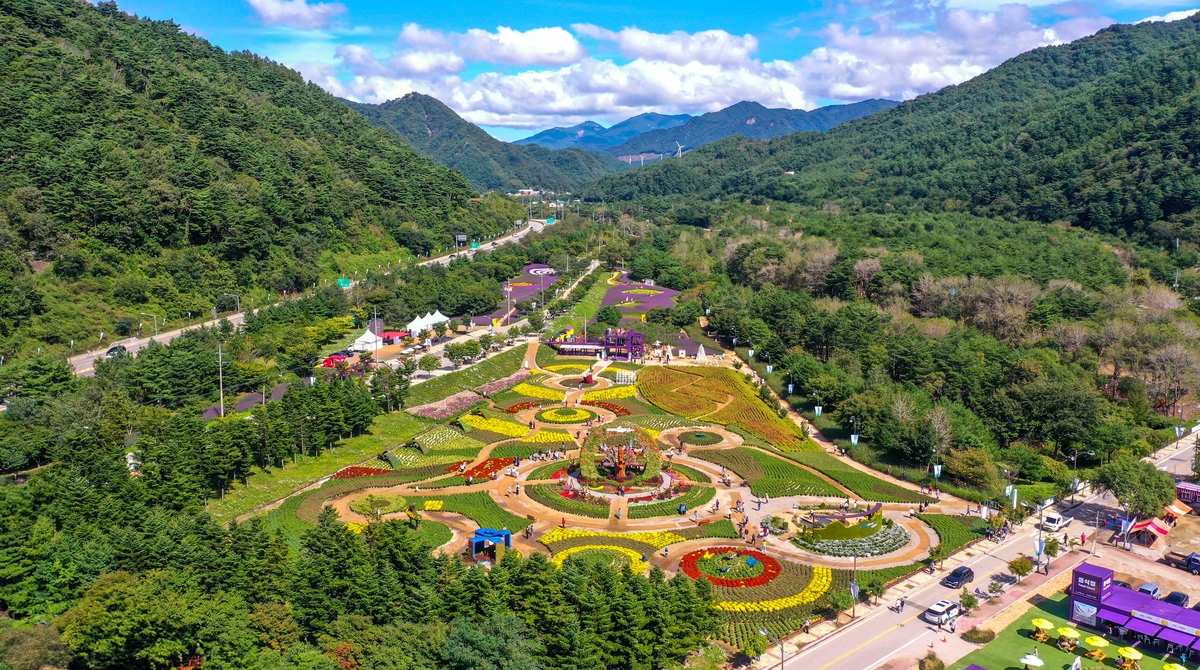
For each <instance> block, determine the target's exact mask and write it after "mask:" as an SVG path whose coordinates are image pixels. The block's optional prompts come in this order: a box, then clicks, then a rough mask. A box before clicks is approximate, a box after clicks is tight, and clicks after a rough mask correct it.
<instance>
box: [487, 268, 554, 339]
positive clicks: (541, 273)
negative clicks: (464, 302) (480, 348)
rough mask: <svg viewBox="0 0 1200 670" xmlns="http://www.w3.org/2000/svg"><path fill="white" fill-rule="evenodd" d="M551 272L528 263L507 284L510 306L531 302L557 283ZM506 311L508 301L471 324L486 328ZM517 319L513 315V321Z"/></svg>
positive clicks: (549, 269)
mask: <svg viewBox="0 0 1200 670" xmlns="http://www.w3.org/2000/svg"><path fill="white" fill-rule="evenodd" d="M552 272H553V270H552V269H551V267H550V266H549V265H545V264H543V263H530V264H529V265H526V266H525V268H524V269H522V270H521V274H519V275H517V276H516V277H513V278H512V279H510V280H509V281H508V282H507V284H506V285H507V286H508V287H509V295H510V296H512V304H513V305H514V306H515V305H516V304H517V303H518V302H521V301H524V300H531V299H533V297H534V296H536V295H537V294H538V293H541V292H542V289H543V288H550V287H551V286H554V285H555V284H557V283H558V280H559V279H560V277H559V275H558V274H557V273H553V274H550V273H552ZM516 284H528V286H517V285H516ZM507 311H508V300H504V301H503V302H502V303H501V304H500V308H499V309H497V310H496V311H495V312H492V313H491V314H483V315H481V316H476V317H472V318H471V322H472V323H475V324H478V325H481V326H486V325H488V324H490V323H492V320H493V319H499V318H500V317H502V316H504V313H505V312H507ZM516 318H518V317H517V315H516V314H514V315H513V320H515V319H516Z"/></svg>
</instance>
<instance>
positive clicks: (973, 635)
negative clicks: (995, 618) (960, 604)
mask: <svg viewBox="0 0 1200 670" xmlns="http://www.w3.org/2000/svg"><path fill="white" fill-rule="evenodd" d="M959 637H961V638H962V639H964V640H966V641H967V642H972V643H974V644H987V643H988V642H991V641H992V640H995V639H996V633H995V632H994V631H990V630H988V629H986V628H980V627H979V626H972V627H971V630H969V631H966V632H964V633H963V634H962V635H960V636H959Z"/></svg>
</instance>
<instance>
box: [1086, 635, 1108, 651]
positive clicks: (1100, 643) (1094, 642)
mask: <svg viewBox="0 0 1200 670" xmlns="http://www.w3.org/2000/svg"><path fill="white" fill-rule="evenodd" d="M1084 643H1085V644H1087V646H1089V647H1096V648H1097V649H1103V648H1104V647H1107V646H1108V640H1105V639H1104V638H1102V637H1100V636H1099V635H1093V636H1091V637H1089V638H1088V639H1086V640H1084Z"/></svg>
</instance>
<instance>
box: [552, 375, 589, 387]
mask: <svg viewBox="0 0 1200 670" xmlns="http://www.w3.org/2000/svg"><path fill="white" fill-rule="evenodd" d="M581 382H583V377H563V378H562V379H559V380H558V385H559V386H565V387H567V388H572V389H575V388H579V386H580V383H581ZM595 385H596V382H595V381H592V382H591V383H583V388H585V389H586V388H591V387H593V386H595Z"/></svg>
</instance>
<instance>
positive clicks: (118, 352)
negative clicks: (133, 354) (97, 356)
mask: <svg viewBox="0 0 1200 670" xmlns="http://www.w3.org/2000/svg"><path fill="white" fill-rule="evenodd" d="M127 353H129V350H128V349H126V348H125V347H123V346H121V345H119V344H118V345H116V346H112V347H109V348H108V351H106V352H104V357H105V358H116V357H117V356H124V355H125V354H127Z"/></svg>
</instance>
